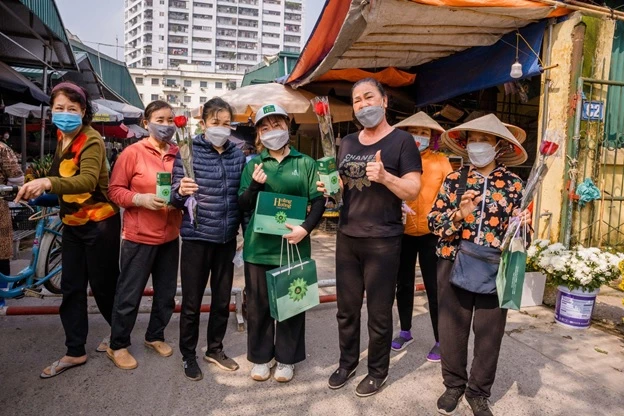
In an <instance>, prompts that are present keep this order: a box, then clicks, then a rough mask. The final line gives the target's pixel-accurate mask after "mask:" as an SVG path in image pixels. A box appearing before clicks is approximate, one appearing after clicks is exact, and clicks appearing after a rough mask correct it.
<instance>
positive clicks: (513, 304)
mask: <svg viewBox="0 0 624 416" xmlns="http://www.w3.org/2000/svg"><path fill="white" fill-rule="evenodd" d="M525 241H526V240H525V239H524V238H519V237H516V238H514V239H513V240H512V241H511V245H510V246H509V249H507V250H505V251H503V254H502V255H501V263H500V267H499V268H498V275H497V276H496V292H497V293H498V305H499V306H500V307H501V308H503V309H515V310H519V309H520V304H521V302H522V287H523V285H524V273H525V271H526V260H527V253H526V249H525V246H526V245H525Z"/></svg>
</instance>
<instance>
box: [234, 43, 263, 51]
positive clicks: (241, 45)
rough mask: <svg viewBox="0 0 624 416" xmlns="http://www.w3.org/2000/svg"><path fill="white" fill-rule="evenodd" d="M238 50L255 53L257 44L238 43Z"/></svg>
mask: <svg viewBox="0 0 624 416" xmlns="http://www.w3.org/2000/svg"><path fill="white" fill-rule="evenodd" d="M238 49H245V50H247V51H257V50H258V44H257V43H252V42H241V41H239V42H238Z"/></svg>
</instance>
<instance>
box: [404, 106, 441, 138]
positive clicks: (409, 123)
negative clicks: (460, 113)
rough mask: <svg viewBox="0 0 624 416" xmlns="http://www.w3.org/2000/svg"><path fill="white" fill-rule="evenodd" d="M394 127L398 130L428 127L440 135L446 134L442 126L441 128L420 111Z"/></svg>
mask: <svg viewBox="0 0 624 416" xmlns="http://www.w3.org/2000/svg"><path fill="white" fill-rule="evenodd" d="M393 127H394V128H397V129H399V128H405V127H426V128H428V129H431V130H435V131H437V132H439V133H444V129H443V128H442V126H440V125H439V124H438V122H437V121H435V120H434V119H432V118H431V117H429V116H428V115H427V113H425V112H424V111H419V112H418V113H416V114H414V115H411V116H409V117H408V118H406V119H405V120H403V121H401V122H400V123H397V124H395V125H394V126H393Z"/></svg>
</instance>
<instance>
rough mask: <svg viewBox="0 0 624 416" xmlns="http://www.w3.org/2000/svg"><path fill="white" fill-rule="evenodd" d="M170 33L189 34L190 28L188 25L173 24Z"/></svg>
mask: <svg viewBox="0 0 624 416" xmlns="http://www.w3.org/2000/svg"><path fill="white" fill-rule="evenodd" d="M169 32H173V33H178V32H180V33H188V26H187V25H176V24H172V25H169Z"/></svg>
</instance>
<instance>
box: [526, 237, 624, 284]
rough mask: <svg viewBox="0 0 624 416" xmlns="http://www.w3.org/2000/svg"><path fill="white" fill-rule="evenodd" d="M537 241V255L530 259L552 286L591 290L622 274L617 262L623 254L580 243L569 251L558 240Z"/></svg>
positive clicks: (622, 259)
mask: <svg viewBox="0 0 624 416" xmlns="http://www.w3.org/2000/svg"><path fill="white" fill-rule="evenodd" d="M538 241H540V243H537V242H536V243H534V246H536V245H538V247H539V248H538V247H536V248H535V253H536V254H535V255H534V256H532V261H533V262H534V263H535V264H536V266H537V269H538V271H540V272H542V273H544V274H545V275H546V276H547V277H548V283H549V284H551V285H554V286H566V287H568V288H569V289H570V290H575V289H582V290H585V291H592V290H594V289H598V288H600V286H602V285H603V284H607V283H609V282H611V281H613V280H615V279H617V278H619V277H620V276H621V272H620V270H619V264H620V263H621V262H622V261H624V254H612V253H609V252H606V251H602V250H600V249H599V248H596V247H589V248H585V247H583V246H577V247H575V248H574V249H570V250H568V249H566V248H565V246H564V245H563V244H561V243H555V244H551V245H549V246H547V247H544V246H543V245H542V244H543V243H542V242H541V241H542V240H538ZM538 252H539V254H537V253H538ZM529 257H531V256H530V254H529ZM530 261H531V260H530Z"/></svg>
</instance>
